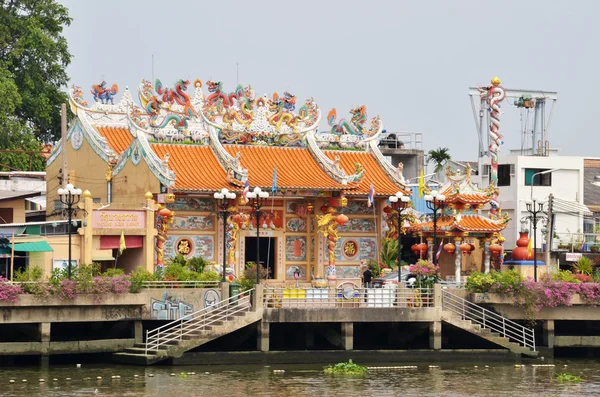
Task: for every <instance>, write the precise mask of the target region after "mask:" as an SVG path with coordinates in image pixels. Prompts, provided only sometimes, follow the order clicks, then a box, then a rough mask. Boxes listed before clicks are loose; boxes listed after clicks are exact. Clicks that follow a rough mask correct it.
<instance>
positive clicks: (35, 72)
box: [0, 0, 71, 141]
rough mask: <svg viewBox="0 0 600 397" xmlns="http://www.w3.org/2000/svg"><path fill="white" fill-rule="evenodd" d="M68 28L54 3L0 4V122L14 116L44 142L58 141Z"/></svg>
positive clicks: (16, 0) (21, 0)
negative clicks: (64, 34) (66, 28)
mask: <svg viewBox="0 0 600 397" xmlns="http://www.w3.org/2000/svg"><path fill="white" fill-rule="evenodd" d="M70 23H71V18H70V17H69V14H68V9H67V8H66V7H65V6H62V5H60V4H58V3H57V2H56V1H55V0H0V97H1V98H2V101H0V117H1V116H4V117H8V116H16V117H17V119H18V121H19V122H20V125H21V126H27V128H28V129H30V130H32V131H33V133H34V135H35V137H37V138H38V139H40V140H43V141H50V140H57V139H58V138H59V137H60V104H61V103H64V102H65V101H66V99H67V96H66V94H65V93H64V92H63V91H62V90H61V88H62V87H64V86H65V85H66V84H67V81H68V76H67V73H66V70H65V68H66V67H67V65H68V64H69V63H70V61H71V54H70V53H69V49H68V45H67V41H66V39H65V38H64V37H63V36H62V32H63V28H64V27H65V26H68V25H70ZM11 122H12V121H11ZM12 127H13V128H14V127H15V125H13V126H12ZM13 132H15V130H13Z"/></svg>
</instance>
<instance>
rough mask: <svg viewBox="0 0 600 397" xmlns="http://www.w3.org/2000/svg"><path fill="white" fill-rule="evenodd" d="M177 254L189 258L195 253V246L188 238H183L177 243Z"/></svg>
mask: <svg viewBox="0 0 600 397" xmlns="http://www.w3.org/2000/svg"><path fill="white" fill-rule="evenodd" d="M176 249H177V254H180V255H183V256H189V255H190V254H191V253H192V252H193V251H194V246H193V244H192V240H190V239H188V238H182V239H180V240H179V241H177V246H176Z"/></svg>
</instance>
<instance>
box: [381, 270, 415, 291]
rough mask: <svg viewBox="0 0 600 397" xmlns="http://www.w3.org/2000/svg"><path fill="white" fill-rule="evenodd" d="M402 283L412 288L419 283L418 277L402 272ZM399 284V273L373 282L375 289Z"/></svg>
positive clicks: (392, 273)
mask: <svg viewBox="0 0 600 397" xmlns="http://www.w3.org/2000/svg"><path fill="white" fill-rule="evenodd" d="M401 277H402V282H403V283H404V285H406V286H407V287H412V286H413V285H414V284H415V282H416V281H417V276H415V275H414V274H412V273H409V272H402V276H401ZM394 284H398V272H391V273H388V274H387V275H385V276H383V277H377V278H376V279H374V280H373V287H374V288H386V287H390V286H391V285H394Z"/></svg>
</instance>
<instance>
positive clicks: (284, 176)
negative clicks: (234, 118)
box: [224, 145, 346, 190]
mask: <svg viewBox="0 0 600 397" xmlns="http://www.w3.org/2000/svg"><path fill="white" fill-rule="evenodd" d="M224 147H225V150H227V152H229V154H231V155H232V156H235V155H236V154H237V152H240V154H241V164H242V167H243V168H247V169H248V183H249V184H250V186H260V187H271V186H272V185H273V170H274V168H275V165H277V187H278V188H279V189H327V190H342V189H344V188H345V187H346V186H344V185H342V184H341V183H338V182H336V181H334V180H333V179H331V177H329V176H328V175H327V174H326V173H325V171H323V169H322V168H321V167H320V166H319V164H317V162H316V161H315V159H314V158H313V157H312V155H311V154H310V152H309V150H308V149H307V148H297V147H267V146H251V145H224Z"/></svg>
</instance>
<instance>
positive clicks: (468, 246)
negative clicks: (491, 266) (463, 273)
mask: <svg viewBox="0 0 600 397" xmlns="http://www.w3.org/2000/svg"><path fill="white" fill-rule="evenodd" d="M472 246H473V244H468V243H462V244H461V245H460V247H459V248H460V251H461V252H462V253H463V255H469V254H470V253H471V247H472Z"/></svg>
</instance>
